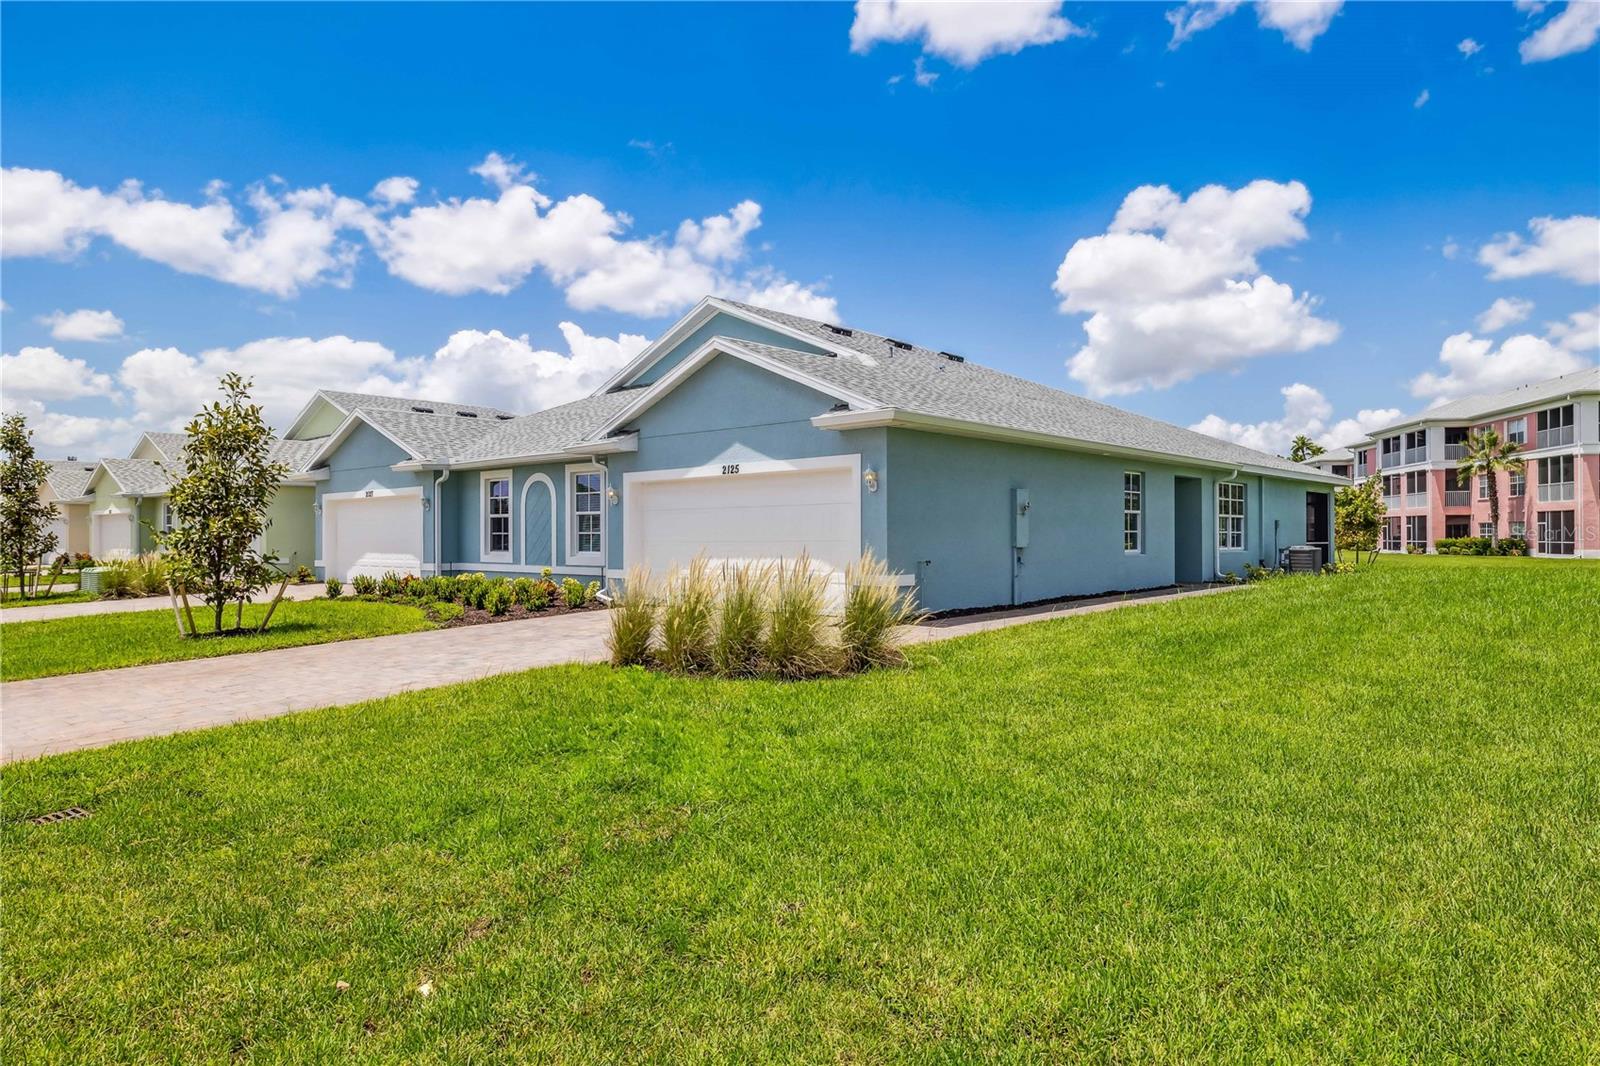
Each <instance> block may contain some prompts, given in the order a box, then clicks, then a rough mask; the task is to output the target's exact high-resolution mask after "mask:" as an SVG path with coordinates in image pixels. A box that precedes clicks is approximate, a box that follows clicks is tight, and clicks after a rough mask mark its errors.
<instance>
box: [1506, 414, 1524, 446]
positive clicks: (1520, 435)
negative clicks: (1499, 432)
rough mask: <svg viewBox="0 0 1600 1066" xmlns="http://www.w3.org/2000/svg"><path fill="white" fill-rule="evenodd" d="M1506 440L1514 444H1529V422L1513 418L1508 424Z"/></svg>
mask: <svg viewBox="0 0 1600 1066" xmlns="http://www.w3.org/2000/svg"><path fill="white" fill-rule="evenodd" d="M1506 440H1508V441H1510V442H1511V443H1512V444H1526V443H1528V420H1527V419H1526V418H1513V419H1511V420H1510V421H1508V422H1507V423H1506Z"/></svg>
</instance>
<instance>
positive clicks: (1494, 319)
mask: <svg viewBox="0 0 1600 1066" xmlns="http://www.w3.org/2000/svg"><path fill="white" fill-rule="evenodd" d="M1532 313H1533V301H1532V300H1524V299H1522V298H1521V297H1518V296H1510V297H1507V296H1502V297H1500V298H1499V299H1498V300H1496V301H1495V302H1494V303H1492V304H1490V305H1489V307H1488V309H1487V310H1486V311H1484V312H1483V313H1482V314H1481V315H1479V316H1478V332H1479V333H1499V332H1500V331H1501V330H1503V329H1505V328H1506V327H1507V326H1511V325H1515V324H1516V323H1518V322H1522V321H1524V320H1526V319H1527V317H1528V316H1529V315H1530V314H1532Z"/></svg>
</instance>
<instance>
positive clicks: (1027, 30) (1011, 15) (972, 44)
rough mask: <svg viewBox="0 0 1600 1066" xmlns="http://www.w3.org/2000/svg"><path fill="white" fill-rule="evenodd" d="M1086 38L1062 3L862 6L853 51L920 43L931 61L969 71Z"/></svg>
mask: <svg viewBox="0 0 1600 1066" xmlns="http://www.w3.org/2000/svg"><path fill="white" fill-rule="evenodd" d="M1087 34H1088V31H1087V30H1085V29H1083V28H1082V27H1080V26H1077V25H1075V24H1074V23H1072V22H1071V21H1070V20H1068V19H1066V18H1063V17H1062V15H1061V3H1060V0H1052V2H1049V3H1039V2H1030V0H988V2H981V0H857V3H856V15H855V21H854V22H852V23H851V25H850V50H851V51H852V52H858V53H865V52H868V51H871V49H872V46H873V45H874V44H876V43H877V42H879V41H894V42H898V41H910V40H919V41H921V43H922V50H923V51H924V52H926V53H928V54H929V55H936V56H940V57H942V58H944V59H948V60H949V61H950V62H952V63H954V64H956V65H957V66H960V67H969V68H970V67H975V66H977V65H978V64H979V63H981V62H982V61H983V60H985V59H987V58H988V57H990V56H993V55H1015V54H1016V53H1017V52H1020V51H1022V49H1024V48H1026V47H1028V46H1029V45H1035V44H1054V43H1055V42H1057V41H1062V40H1065V39H1066V38H1068V37H1082V36H1086V35H1087Z"/></svg>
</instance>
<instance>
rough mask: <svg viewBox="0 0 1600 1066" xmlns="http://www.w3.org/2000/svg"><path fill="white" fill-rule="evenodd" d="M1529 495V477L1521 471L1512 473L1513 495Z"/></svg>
mask: <svg viewBox="0 0 1600 1066" xmlns="http://www.w3.org/2000/svg"><path fill="white" fill-rule="evenodd" d="M1527 494H1528V475H1527V474H1526V473H1525V472H1523V471H1521V470H1513V471H1511V495H1513V496H1526V495H1527Z"/></svg>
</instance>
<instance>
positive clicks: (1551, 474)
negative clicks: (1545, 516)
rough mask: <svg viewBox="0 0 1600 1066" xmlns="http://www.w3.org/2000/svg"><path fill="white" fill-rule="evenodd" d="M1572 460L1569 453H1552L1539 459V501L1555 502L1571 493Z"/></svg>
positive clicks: (1569, 497)
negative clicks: (1546, 457) (1545, 457)
mask: <svg viewBox="0 0 1600 1066" xmlns="http://www.w3.org/2000/svg"><path fill="white" fill-rule="evenodd" d="M1573 469H1574V467H1573V460H1572V456H1570V455H1552V456H1551V457H1549V458H1548V459H1540V460H1539V502H1540V503H1556V502H1559V501H1561V500H1570V499H1572V495H1573V488H1574V482H1573Z"/></svg>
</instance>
